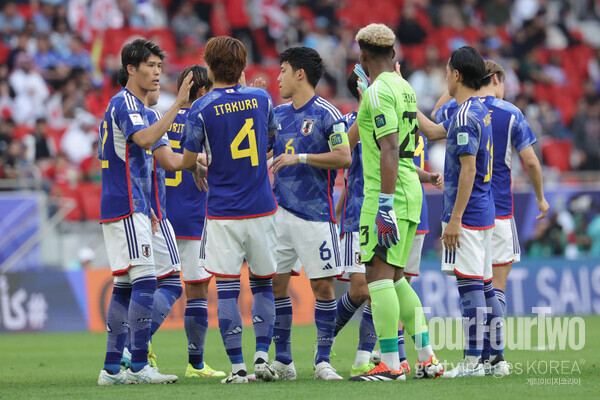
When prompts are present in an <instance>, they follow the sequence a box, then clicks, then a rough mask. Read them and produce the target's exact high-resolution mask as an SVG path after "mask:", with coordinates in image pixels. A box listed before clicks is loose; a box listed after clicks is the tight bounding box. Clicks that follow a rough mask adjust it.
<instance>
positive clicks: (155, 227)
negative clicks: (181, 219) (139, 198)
mask: <svg viewBox="0 0 600 400" xmlns="http://www.w3.org/2000/svg"><path fill="white" fill-rule="evenodd" d="M150 224H151V226H152V234H153V235H154V234H155V233H156V232H158V217H157V216H156V214H154V210H153V209H150Z"/></svg>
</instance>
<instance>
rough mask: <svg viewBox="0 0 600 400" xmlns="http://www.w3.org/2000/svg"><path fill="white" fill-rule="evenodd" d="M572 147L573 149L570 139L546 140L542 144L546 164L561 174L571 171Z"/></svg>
mask: <svg viewBox="0 0 600 400" xmlns="http://www.w3.org/2000/svg"><path fill="white" fill-rule="evenodd" d="M571 147H573V143H572V142H571V140H570V139H564V140H559V139H544V141H543V143H542V157H543V158H544V163H545V164H546V165H548V166H550V167H554V168H556V169H558V170H559V171H561V172H565V171H570V170H571V160H570V157H571Z"/></svg>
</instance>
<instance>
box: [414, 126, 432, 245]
mask: <svg viewBox="0 0 600 400" xmlns="http://www.w3.org/2000/svg"><path fill="white" fill-rule="evenodd" d="M428 160H429V152H428V151H427V139H426V138H425V135H423V134H422V133H420V132H419V143H417V145H416V146H415V154H414V157H413V161H414V163H415V165H416V166H417V167H419V168H421V169H425V161H428ZM421 190H422V191H423V206H422V207H421V222H420V223H419V225H417V233H429V224H428V223H427V199H426V198H425V189H424V188H423V184H422V183H421Z"/></svg>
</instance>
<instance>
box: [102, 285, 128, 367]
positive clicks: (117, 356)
mask: <svg viewBox="0 0 600 400" xmlns="http://www.w3.org/2000/svg"><path fill="white" fill-rule="evenodd" d="M130 298H131V284H128V283H115V284H114V286H113V292H112V296H111V298H110V304H109V306H108V313H107V315H106V328H107V331H108V338H107V340H106V357H105V359H104V369H105V370H107V371H109V372H110V373H112V374H116V373H118V372H119V371H120V370H121V357H122V355H123V348H124V347H125V342H126V341H127V336H128V332H129V322H128V317H127V314H128V310H129V300H130Z"/></svg>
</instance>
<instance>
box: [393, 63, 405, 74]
mask: <svg viewBox="0 0 600 400" xmlns="http://www.w3.org/2000/svg"><path fill="white" fill-rule="evenodd" d="M400 68H401V67H400V63H399V62H398V61H396V64H395V65H394V70H395V71H396V73H397V74H398V76H399V77H400V78H403V76H402V71H401V70H400Z"/></svg>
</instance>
